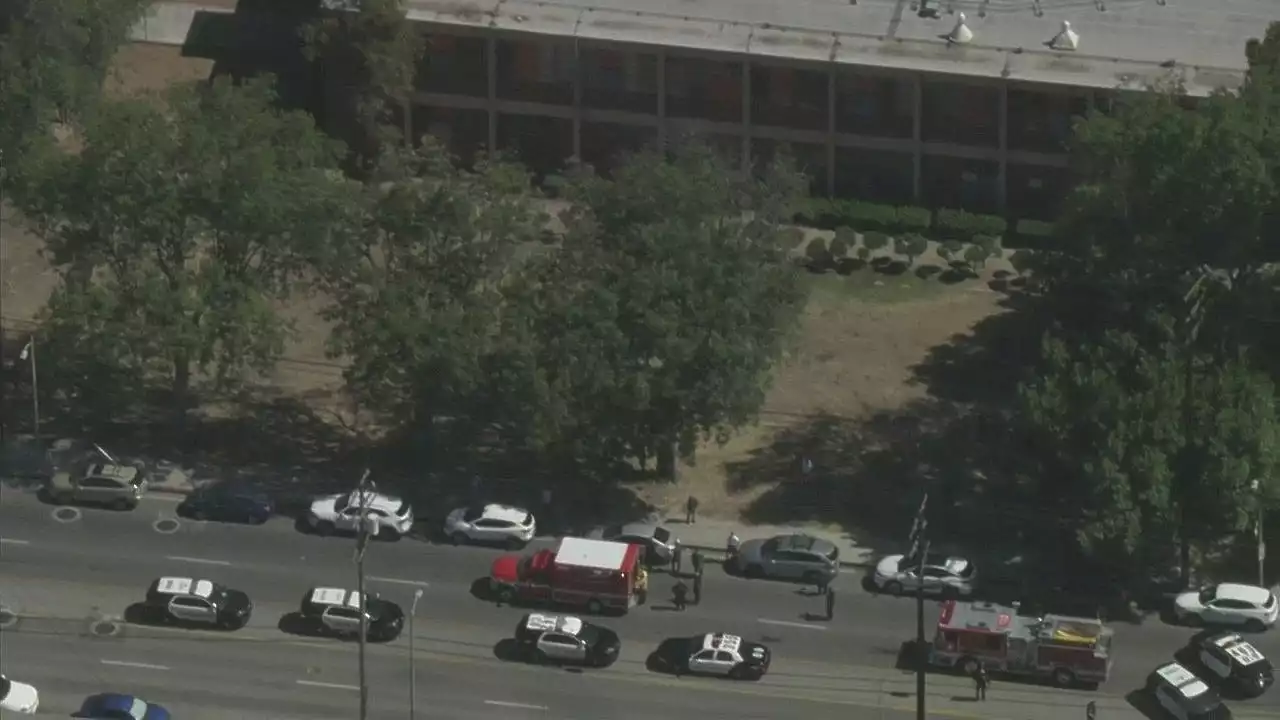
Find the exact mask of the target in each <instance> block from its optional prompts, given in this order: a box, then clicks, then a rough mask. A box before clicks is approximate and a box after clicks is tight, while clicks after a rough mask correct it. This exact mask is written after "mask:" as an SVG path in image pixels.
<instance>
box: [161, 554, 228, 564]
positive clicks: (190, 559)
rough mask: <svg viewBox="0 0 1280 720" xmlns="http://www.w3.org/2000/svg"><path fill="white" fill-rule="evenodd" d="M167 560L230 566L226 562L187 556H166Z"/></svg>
mask: <svg viewBox="0 0 1280 720" xmlns="http://www.w3.org/2000/svg"><path fill="white" fill-rule="evenodd" d="M164 559H165V560H177V561H178V562H189V563H200V564H202V565H230V564H231V563H230V562H227V561H226V560H208V559H206V558H193V557H187V556H185V555H165V556H164Z"/></svg>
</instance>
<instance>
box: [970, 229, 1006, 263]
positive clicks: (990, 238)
mask: <svg viewBox="0 0 1280 720" xmlns="http://www.w3.org/2000/svg"><path fill="white" fill-rule="evenodd" d="M973 242H974V244H975V245H978V246H979V247H981V248H982V249H983V250H986V251H987V258H988V259H990V258H998V257H1001V256H1003V255H1004V249H1003V248H1002V247H1000V237H999V236H997V235H975V236H974V238H973Z"/></svg>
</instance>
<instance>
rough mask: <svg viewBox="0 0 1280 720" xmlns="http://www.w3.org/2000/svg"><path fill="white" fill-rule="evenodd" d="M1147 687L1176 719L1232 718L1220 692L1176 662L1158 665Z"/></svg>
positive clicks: (1225, 719)
mask: <svg viewBox="0 0 1280 720" xmlns="http://www.w3.org/2000/svg"><path fill="white" fill-rule="evenodd" d="M1147 690H1148V691H1150V692H1151V694H1152V695H1153V696H1154V697H1155V700H1156V702H1157V703H1159V704H1160V707H1161V708H1163V709H1164V711H1165V712H1167V713H1169V716H1170V717H1173V718H1176V719H1177V720H1231V710H1230V708H1228V707H1227V706H1226V705H1224V704H1223V703H1222V698H1221V697H1220V696H1219V695H1218V693H1216V692H1214V691H1213V689H1212V688H1210V687H1209V686H1208V685H1207V684H1205V682H1204V681H1203V680H1201V679H1200V678H1198V677H1196V676H1195V674H1194V673H1192V672H1191V671H1190V670H1188V669H1186V668H1185V667H1183V666H1182V665H1179V664H1178V663H1176V662H1172V663H1169V664H1167V665H1161V666H1160V667H1158V668H1156V669H1155V671H1154V672H1152V673H1151V675H1150V676H1149V677H1148V678H1147Z"/></svg>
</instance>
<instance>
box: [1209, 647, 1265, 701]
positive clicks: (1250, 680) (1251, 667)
mask: <svg viewBox="0 0 1280 720" xmlns="http://www.w3.org/2000/svg"><path fill="white" fill-rule="evenodd" d="M1195 649H1196V658H1197V659H1199V661H1200V665H1201V667H1203V668H1204V669H1205V671H1206V675H1208V676H1209V677H1210V679H1212V680H1213V681H1214V682H1215V683H1218V684H1220V685H1221V686H1222V688H1223V689H1225V690H1229V691H1231V692H1232V693H1235V694H1238V695H1242V696H1244V697H1258V696H1259V695H1261V694H1262V693H1264V692H1266V691H1267V688H1269V687H1271V685H1272V683H1274V682H1275V676H1274V675H1273V674H1272V670H1271V663H1270V662H1269V661H1268V660H1267V658H1266V657H1265V656H1264V655H1263V654H1262V653H1261V652H1259V651H1258V649H1257V648H1255V647H1254V646H1253V645H1252V644H1251V643H1249V642H1248V641H1246V640H1245V639H1244V638H1242V637H1240V636H1239V635H1237V634H1236V633H1232V632H1223V633H1216V634H1213V635H1210V636H1208V637H1205V638H1202V639H1201V640H1200V641H1199V642H1198V643H1196V648H1195Z"/></svg>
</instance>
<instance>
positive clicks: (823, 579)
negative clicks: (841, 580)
mask: <svg viewBox="0 0 1280 720" xmlns="http://www.w3.org/2000/svg"><path fill="white" fill-rule="evenodd" d="M814 587H815V588H817V592H818V594H819V595H826V594H827V593H828V592H830V591H831V578H829V577H827V576H826V575H819V576H818V582H817V583H816V584H815V585H814Z"/></svg>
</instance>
